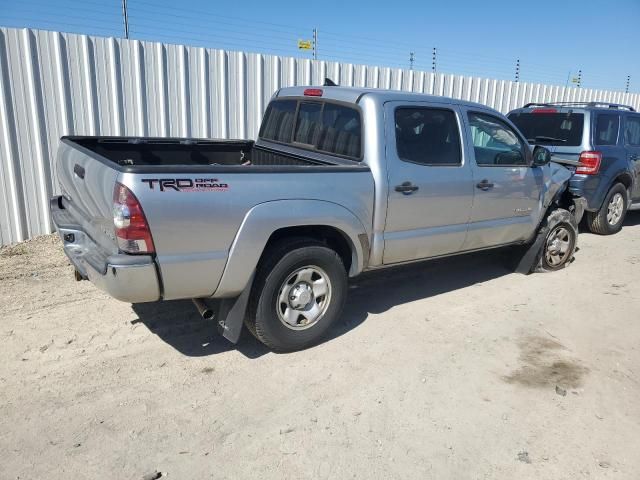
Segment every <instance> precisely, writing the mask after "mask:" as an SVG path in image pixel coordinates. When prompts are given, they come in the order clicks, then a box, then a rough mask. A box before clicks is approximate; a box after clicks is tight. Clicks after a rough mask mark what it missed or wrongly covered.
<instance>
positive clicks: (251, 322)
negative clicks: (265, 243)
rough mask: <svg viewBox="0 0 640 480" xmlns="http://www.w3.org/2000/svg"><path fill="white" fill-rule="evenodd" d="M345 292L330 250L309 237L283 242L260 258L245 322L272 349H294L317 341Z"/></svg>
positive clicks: (341, 273) (336, 312)
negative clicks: (308, 238)
mask: <svg viewBox="0 0 640 480" xmlns="http://www.w3.org/2000/svg"><path fill="white" fill-rule="evenodd" d="M346 292H347V274H346V272H345V268H344V264H343V263H342V259H341V258H340V256H339V255H338V254H337V253H336V252H335V251H333V250H332V249H330V248H328V247H327V246H326V245H324V244H322V243H319V242H315V241H313V240H305V239H292V240H287V241H285V242H283V243H281V244H279V245H278V246H276V247H275V248H273V249H270V251H268V252H267V253H266V254H265V257H264V258H263V260H262V261H261V262H260V265H259V267H258V270H257V272H256V278H255V281H254V284H253V289H252V292H251V298H250V300H249V308H248V315H247V318H246V320H245V323H246V324H247V327H249V330H250V331H251V332H252V333H253V334H254V336H255V337H256V338H258V340H260V341H261V342H262V343H264V344H265V345H266V346H267V347H269V348H271V349H272V350H275V351H280V352H290V351H294V350H300V349H303V348H306V347H309V346H311V345H313V344H316V343H318V341H320V340H321V339H322V337H323V336H324V334H325V333H326V331H327V330H328V329H329V327H330V326H331V324H332V323H333V322H334V321H335V320H336V318H338V317H339V316H340V313H341V312H342V308H343V306H344V302H345V298H346Z"/></svg>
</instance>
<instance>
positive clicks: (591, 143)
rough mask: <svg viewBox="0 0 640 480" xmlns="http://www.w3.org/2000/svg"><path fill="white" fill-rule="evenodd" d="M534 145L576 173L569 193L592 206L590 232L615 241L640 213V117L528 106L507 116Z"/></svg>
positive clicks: (612, 109) (597, 109)
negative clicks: (632, 214) (629, 217)
mask: <svg viewBox="0 0 640 480" xmlns="http://www.w3.org/2000/svg"><path fill="white" fill-rule="evenodd" d="M507 116H508V117H509V120H511V121H512V122H513V123H514V124H515V125H516V126H517V127H518V128H519V129H520V131H521V132H522V133H523V134H524V135H525V137H526V138H527V140H528V142H529V143H531V144H532V145H543V146H545V147H547V148H548V149H549V150H550V151H551V154H552V156H551V160H553V161H554V162H558V163H562V164H564V165H565V166H566V167H567V168H569V169H571V170H572V171H573V172H574V173H573V177H572V178H571V182H570V185H569V189H570V190H571V192H572V193H574V194H575V195H578V196H581V197H584V198H585V199H586V201H587V207H586V210H587V211H586V215H585V221H586V223H587V225H588V227H589V229H590V230H591V231H592V232H594V233H599V234H601V235H611V234H613V233H616V232H618V231H619V230H620V229H621V228H622V223H623V222H624V218H625V215H626V213H627V210H630V209H640V113H638V112H636V111H635V110H634V109H633V108H632V107H628V106H625V105H618V104H609V103H595V102H590V103H567V102H559V103H544V104H537V103H528V104H527V105H525V106H524V107H522V108H519V109H516V110H513V111H511V112H509V114H508V115H507Z"/></svg>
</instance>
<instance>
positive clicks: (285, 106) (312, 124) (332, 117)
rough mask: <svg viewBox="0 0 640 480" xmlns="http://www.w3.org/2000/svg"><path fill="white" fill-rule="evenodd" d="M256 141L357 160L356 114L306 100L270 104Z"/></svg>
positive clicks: (359, 149) (358, 129)
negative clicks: (283, 144)
mask: <svg viewBox="0 0 640 480" xmlns="http://www.w3.org/2000/svg"><path fill="white" fill-rule="evenodd" d="M260 138H263V139H265V140H272V141H275V142H280V143H286V144H290V145H293V146H295V147H299V148H306V149H309V150H317V151H320V152H326V153H330V154H333V155H339V156H343V157H348V158H351V159H355V160H359V159H360V158H361V156H362V147H361V145H362V122H361V121H360V112H359V111H358V110H357V109H355V108H351V107H348V106H345V105H341V104H337V103H331V102H325V101H309V100H274V101H273V102H271V103H270V104H269V107H267V111H266V112H265V114H264V120H263V121H262V127H261V129H260Z"/></svg>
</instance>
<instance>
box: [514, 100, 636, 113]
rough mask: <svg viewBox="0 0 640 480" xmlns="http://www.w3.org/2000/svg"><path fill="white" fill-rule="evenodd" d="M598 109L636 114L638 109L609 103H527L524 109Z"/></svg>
mask: <svg viewBox="0 0 640 480" xmlns="http://www.w3.org/2000/svg"><path fill="white" fill-rule="evenodd" d="M577 106H584V107H596V108H611V109H616V110H629V111H630V112H635V111H636V109H635V108H633V107H632V106H630V105H622V104H620V103H609V102H547V103H537V102H532V103H527V104H526V105H525V106H524V107H523V108H529V107H577Z"/></svg>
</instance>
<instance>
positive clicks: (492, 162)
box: [464, 109, 548, 250]
mask: <svg viewBox="0 0 640 480" xmlns="http://www.w3.org/2000/svg"><path fill="white" fill-rule="evenodd" d="M465 110H466V111H465V115H464V119H465V122H466V123H467V125H468V128H467V137H468V145H469V149H470V157H471V158H472V160H471V162H470V163H471V170H472V173H473V186H474V189H473V191H474V200H473V209H472V212H471V220H470V222H469V231H468V234H467V238H466V241H465V244H464V249H465V250H475V249H481V248H488V247H494V246H498V245H505V244H509V243H514V242H519V241H523V240H526V239H528V238H529V237H530V236H531V234H532V232H533V231H534V229H535V227H536V226H537V224H538V221H539V218H540V213H541V208H542V201H541V195H542V191H543V188H542V187H543V170H542V168H539V167H531V166H530V163H531V153H530V151H529V145H528V144H527V143H526V141H525V140H524V139H523V138H522V136H521V135H520V133H519V132H518V131H517V130H516V129H515V128H513V127H512V126H511V125H510V124H509V123H507V122H506V121H505V120H504V119H502V118H500V117H499V116H497V115H495V114H494V113H493V112H491V111H482V110H478V111H474V110H469V109H465ZM543 168H548V166H547V167H543Z"/></svg>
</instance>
